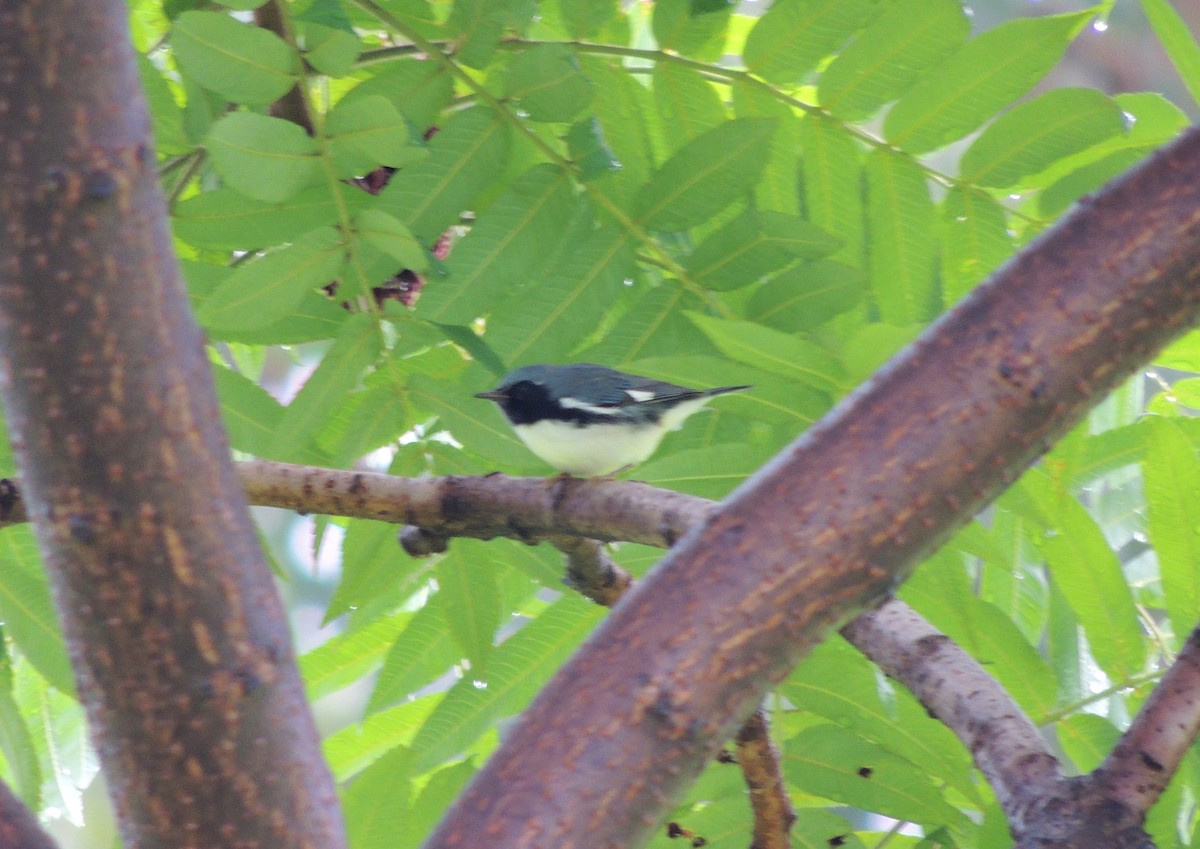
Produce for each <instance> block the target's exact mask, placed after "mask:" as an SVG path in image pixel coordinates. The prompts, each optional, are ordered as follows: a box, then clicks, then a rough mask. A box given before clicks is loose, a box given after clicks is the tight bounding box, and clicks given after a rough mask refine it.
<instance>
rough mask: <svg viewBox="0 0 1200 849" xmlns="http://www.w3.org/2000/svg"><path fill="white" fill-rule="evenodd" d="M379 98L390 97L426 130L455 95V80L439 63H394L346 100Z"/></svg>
mask: <svg viewBox="0 0 1200 849" xmlns="http://www.w3.org/2000/svg"><path fill="white" fill-rule="evenodd" d="M370 70H376V69H374V68H372V69H370ZM376 95H381V96H383V97H386V98H387V99H388V100H389V101H390V102H391V104H392V106H394V107H396V109H398V110H400V114H401V115H403V116H404V117H405V118H407V119H408V120H409V121H411V122H412V125H413V126H414V127H417V128H419V129H421V130H424V129H425V128H426V127H431V126H433V125H435V124H437V123H438V122H439V119H440V117H441V115H442V110H443V109H444V108H445V107H446V105H447V104H449V103H450V99H451V98H452V97H453V96H454V81H453V79H452V78H451V75H450V74H449V72H448V71H447V70H446V68H445V66H443V65H441V64H440V63H437V62H393V63H389V64H387V65H384V66H382V67H381V68H379V69H378V72H377V73H375V75H374V76H371V77H369V78H367V79H365V80H363V81H362V82H361V83H359V84H358V85H357V86H355V87H354V88H352V89H350V91H348V92H347V93H346V96H345V97H344V98H342V100H343V101H345V100H356V99H358V98H360V97H372V96H376ZM341 102H342V101H339V104H340V103H341Z"/></svg>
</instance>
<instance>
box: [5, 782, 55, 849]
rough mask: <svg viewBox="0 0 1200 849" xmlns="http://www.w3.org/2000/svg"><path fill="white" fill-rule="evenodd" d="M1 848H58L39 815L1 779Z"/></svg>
mask: <svg viewBox="0 0 1200 849" xmlns="http://www.w3.org/2000/svg"><path fill="white" fill-rule="evenodd" d="M0 849H58V847H57V845H56V844H55V842H54V841H53V840H52V839H51V838H50V835H48V834H46V832H44V831H42V827H41V826H40V825H38V821H37V817H35V816H34V815H33V812H32V811H30V810H29V808H27V807H26V806H25V804H24V803H23V802H22V801H21V800H20V799H18V798H17V797H16V796H15V795H14V794H13V792H12V790H10V789H9V787H8V785H7V784H5V783H4V782H3V781H0Z"/></svg>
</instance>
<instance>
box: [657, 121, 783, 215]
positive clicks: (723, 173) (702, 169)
mask: <svg viewBox="0 0 1200 849" xmlns="http://www.w3.org/2000/svg"><path fill="white" fill-rule="evenodd" d="M774 130H775V121H774V120H772V119H770V118H738V119H736V120H733V121H729V122H728V123H725V124H721V125H720V126H718V127H715V128H714V129H711V130H709V131H707V132H705V133H704V134H703V135H701V136H699V137H697V138H696V139H694V140H693V141H691V142H689V143H688V144H687V145H685V146H684V147H683V149H682V150H680V151H679V152H678V153H676V154H675V155H674V156H672V157H671V158H670V159H668V160H667V161H666V162H665V163H664V164H663V166H662V168H660V169H659V170H658V171H657V172H656V173H655V174H654V176H652V177H651V178H650V182H649V183H648V184H647V185H646V186H645V188H644V189H643V191H642V193H641V194H640V196H639V197H638V201H637V205H636V209H637V220H639V221H641V222H643V223H645V225H646V226H647V227H650V228H651V229H653V230H663V231H676V230H686V229H687V228H689V227H693V226H695V225H696V224H700V223H702V222H704V221H707V220H708V219H709V218H711V217H712V216H714V215H716V214H717V213H718V212H720V211H721V210H723V209H725V207H727V206H729V205H730V204H731V203H733V202H734V201H735V200H737V199H738V198H740V197H742V196H744V195H746V194H747V193H748V192H749V191H750V189H751V188H752V187H753V186H754V183H755V181H756V180H758V176H759V174H760V173H761V172H762V169H763V165H764V164H765V162H766V153H767V150H768V145H769V144H770V140H771V135H772V133H773V132H774Z"/></svg>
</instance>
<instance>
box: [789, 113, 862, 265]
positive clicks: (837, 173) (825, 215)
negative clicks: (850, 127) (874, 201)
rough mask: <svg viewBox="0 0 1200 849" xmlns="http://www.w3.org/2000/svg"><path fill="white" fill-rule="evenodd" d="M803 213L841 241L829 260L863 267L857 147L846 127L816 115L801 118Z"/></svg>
mask: <svg viewBox="0 0 1200 849" xmlns="http://www.w3.org/2000/svg"><path fill="white" fill-rule="evenodd" d="M800 144H801V147H802V149H803V150H804V157H803V160H802V161H801V166H802V167H803V176H804V180H803V192H804V208H805V211H806V217H807V218H808V220H809V221H811V222H812V223H813V224H815V225H817V226H818V227H820V228H821V229H822V230H824V231H825V232H826V233H836V234H837V236H838V238H840V239H841V240H842V242H843V247H842V249H841V250H840V251H838V252H836V253H835V254H833V257H832V258H833V259H836V260H839V261H841V262H844V263H846V264H847V265H853V266H857V267H859V268H865V267H866V259H865V250H866V241H867V236H866V229H865V227H864V223H865V222H866V220H867V217H866V213H865V210H864V204H863V189H862V180H863V165H862V159H863V157H862V149H861V147H860V146H859V143H858V142H857V141H856V140H855V139H854V138H853V137H852V136H851V135H850V133H848V132H847V130H846V127H844V126H842V125H840V124H838V123H837V122H836V121H830V120H828V119H826V118H823V117H821V116H820V115H815V114H814V115H808V116H806V117H805V118H804V120H803V121H801V122H800Z"/></svg>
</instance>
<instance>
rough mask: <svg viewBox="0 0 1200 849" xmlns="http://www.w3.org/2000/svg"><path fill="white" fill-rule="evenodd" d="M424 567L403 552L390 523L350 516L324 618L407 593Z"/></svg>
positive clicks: (337, 615)
mask: <svg viewBox="0 0 1200 849" xmlns="http://www.w3.org/2000/svg"><path fill="white" fill-rule="evenodd" d="M426 568H427V564H425V563H422V562H421V561H419V560H416V559H414V558H411V557H407V556H405V555H404V554H403V552H402V550H401V549H400V543H399V542H398V541H397V540H396V528H395V527H394V526H393V525H390V524H388V523H386V522H373V521H369V520H367V519H351V520H350V521H349V522H348V523H347V524H346V536H345V538H344V540H343V542H342V574H341V580H340V581H339V582H338V586H337V590H335V591H334V594H333V598H332V599H330V601H329V607H328V608H327V609H326V610H325V620H324V621H325V622H331V621H333V620H334V619H336V618H337V617H339V616H341V615H342V614H344V613H348V612H350V611H351V610H359V609H362V608H364V607H366V606H367V605H369V604H371V603H372V602H374V601H376V600H378V599H379V598H381V597H384V598H387V597H391V596H394V595H400V596H403V597H407V596H409V595H411V594H412V592H413V591H414V590H415V589H416V587H414V586H413V584H414V582H415V581H416V580H417V578H418V577H421V576H422V574H423V572H424V570H425V569H426ZM397 588H401V589H402V590H404V592H398V591H397Z"/></svg>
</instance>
